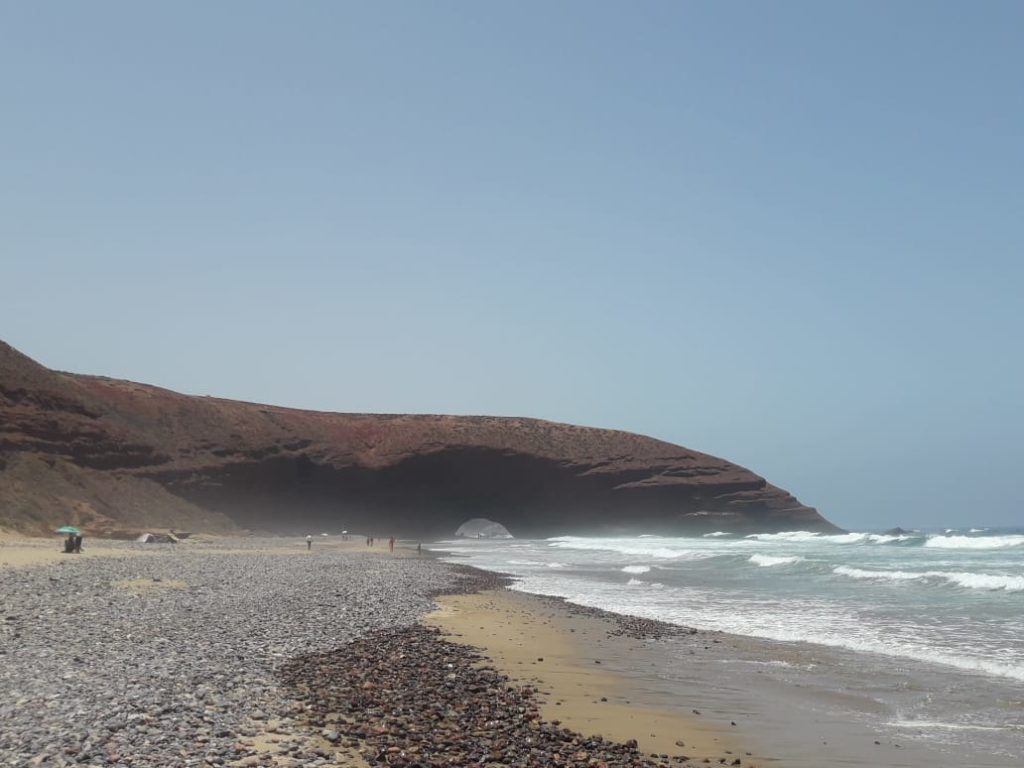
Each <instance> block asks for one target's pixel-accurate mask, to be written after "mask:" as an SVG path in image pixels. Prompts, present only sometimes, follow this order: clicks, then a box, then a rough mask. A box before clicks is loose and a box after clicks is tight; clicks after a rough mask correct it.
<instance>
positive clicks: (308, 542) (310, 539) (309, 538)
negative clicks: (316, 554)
mask: <svg viewBox="0 0 1024 768" xmlns="http://www.w3.org/2000/svg"><path fill="white" fill-rule="evenodd" d="M312 548H313V537H312V536H310V535H309V534H307V535H306V549H312Z"/></svg>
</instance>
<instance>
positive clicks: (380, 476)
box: [0, 342, 836, 537]
mask: <svg viewBox="0 0 1024 768" xmlns="http://www.w3.org/2000/svg"><path fill="white" fill-rule="evenodd" d="M480 516H483V517H489V518H491V519H494V520H498V521H500V522H502V523H504V524H505V525H506V526H507V527H508V528H509V530H511V531H512V533H513V534H515V535H517V536H550V535H559V534H566V533H609V532H635V533H659V532H660V533H701V532H706V531H712V530H732V531H778V530H795V529H803V530H836V529H835V527H834V526H833V525H832V524H831V523H829V522H828V521H826V520H825V519H824V518H822V517H821V516H820V515H819V514H818V513H817V512H816V511H815V510H814V509H812V508H810V507H806V506H804V505H802V504H800V502H799V501H797V500H796V499H795V498H794V497H793V496H791V495H790V494H789V493H787V492H786V491H783V490H781V489H779V488H776V487H775V486H772V485H770V484H768V483H767V482H766V481H765V480H764V479H763V478H761V477H759V476H758V475H755V474H754V473H753V472H750V471H749V470H747V469H744V468H743V467H739V466H737V465H735V464H732V463H730V462H728V461H725V460H723V459H718V458H715V457H714V456H708V455H707V454H703V453H698V452H696V451H691V450H689V449H687V448H682V447H680V446H677V445H672V444H670V443H665V442H661V441H659V440H653V439H651V438H648V437H643V436H641V435H635V434H630V433H627V432H618V431H613V430H606V429H592V428H588V427H577V426H571V425H568V424H557V423H553V422H547V421H539V420H537V419H522V418H500V417H492V416H410V415H384V414H350V413H321V412H315V411H300V410H294V409H289V408H280V407H276V406H269V405H257V404H253V403H242V402H235V401H230V400H221V399H217V398H209V397H192V396H188V395H181V394H178V393H175V392H170V391H168V390H165V389H160V388H158V387H153V386H148V385H145V384H136V383H133V382H128V381H119V380H115V379H108V378H102V377H96V376H84V375H76V374H69V373H60V372H56V371H51V370H49V369H47V368H44V367H43V366H41V365H39V364H38V363H36V362H34V361H32V360H30V359H29V358H27V357H25V356H24V355H22V354H20V353H19V352H17V351H16V350H14V349H13V348H11V347H10V346H8V345H6V344H4V343H3V342H0V526H4V525H6V526H7V527H12V528H16V529H22V530H44V529H47V528H49V527H51V526H53V525H54V524H63V523H65V522H69V521H72V522H78V523H81V524H84V525H88V526H91V527H92V528H93V529H116V528H132V527H143V526H156V525H162V526H168V527H175V526H177V527H183V528H184V527H190V528H193V529H205V530H231V529H232V528H234V527H236V526H237V527H241V528H249V529H261V530H279V531H304V530H306V529H308V528H310V527H315V528H316V529H318V530H319V529H325V530H332V531H333V530H337V529H339V528H341V527H344V528H349V529H351V530H354V531H375V532H378V533H381V534H390V533H392V532H394V533H400V534H402V535H406V536H420V537H430V536H450V535H451V534H452V532H453V531H454V530H455V528H457V527H458V525H459V524H460V523H462V522H463V521H465V520H466V519H467V518H470V517H480Z"/></svg>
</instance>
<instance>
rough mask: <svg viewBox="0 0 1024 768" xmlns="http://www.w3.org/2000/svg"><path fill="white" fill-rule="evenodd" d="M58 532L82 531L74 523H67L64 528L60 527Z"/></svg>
mask: <svg viewBox="0 0 1024 768" xmlns="http://www.w3.org/2000/svg"><path fill="white" fill-rule="evenodd" d="M56 533H81V531H79V530H78V529H77V528H75V526H73V525H65V526H64V527H63V528H58V529H57V531H56Z"/></svg>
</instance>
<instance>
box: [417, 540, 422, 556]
mask: <svg viewBox="0 0 1024 768" xmlns="http://www.w3.org/2000/svg"><path fill="white" fill-rule="evenodd" d="M422 552H423V542H422V541H421V542H419V543H418V544H417V545H416V554H417V555H418V554H421V553H422Z"/></svg>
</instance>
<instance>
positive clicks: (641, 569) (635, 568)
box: [622, 565, 651, 573]
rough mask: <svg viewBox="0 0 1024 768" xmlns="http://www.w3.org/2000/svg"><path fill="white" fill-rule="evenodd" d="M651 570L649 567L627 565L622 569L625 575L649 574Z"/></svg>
mask: <svg viewBox="0 0 1024 768" xmlns="http://www.w3.org/2000/svg"><path fill="white" fill-rule="evenodd" d="M650 570H651V566H649V565H627V566H626V567H625V568H623V569H622V572H623V573H648V572H649V571H650Z"/></svg>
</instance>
